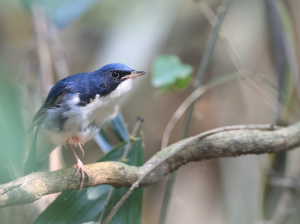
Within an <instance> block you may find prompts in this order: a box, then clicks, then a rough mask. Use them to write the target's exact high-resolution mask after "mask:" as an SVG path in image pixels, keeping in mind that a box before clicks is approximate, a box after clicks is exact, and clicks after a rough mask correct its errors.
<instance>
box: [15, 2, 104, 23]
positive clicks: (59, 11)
mask: <svg viewBox="0 0 300 224" xmlns="http://www.w3.org/2000/svg"><path fill="white" fill-rule="evenodd" d="M20 2H21V4H22V5H23V6H24V8H25V9H26V10H27V11H29V12H30V11H31V7H32V6H33V5H37V6H41V7H42V8H43V9H44V11H45V12H46V14H47V16H48V17H49V18H50V19H51V20H52V21H53V23H54V24H55V25H56V26H57V27H58V28H60V29H63V28H65V27H67V26H68V25H70V24H71V23H73V22H75V21H76V20H78V19H79V18H80V17H81V16H83V15H84V14H85V13H86V12H87V11H88V10H90V8H91V7H92V6H93V5H94V4H95V3H96V2H99V1H96V0H84V1H81V0H20Z"/></svg>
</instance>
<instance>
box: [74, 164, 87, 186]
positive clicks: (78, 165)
mask: <svg viewBox="0 0 300 224" xmlns="http://www.w3.org/2000/svg"><path fill="white" fill-rule="evenodd" d="M74 167H75V168H77V170H76V173H75V175H74V177H76V176H77V174H78V172H79V170H80V171H81V182H80V188H79V191H80V190H81V189H82V186H83V181H84V178H85V175H84V173H85V174H86V175H87V176H88V179H91V175H90V174H89V173H88V172H87V171H86V169H85V168H84V167H83V163H82V162H81V160H78V161H77V164H76V165H74Z"/></svg>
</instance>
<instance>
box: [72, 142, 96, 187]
mask: <svg viewBox="0 0 300 224" xmlns="http://www.w3.org/2000/svg"><path fill="white" fill-rule="evenodd" d="M79 144H80V143H79ZM68 145H69V147H70V149H71V150H72V152H73V154H74V156H75V159H76V161H77V164H76V165H74V167H77V171H76V173H75V176H74V177H76V176H77V174H78V172H79V170H80V171H81V182H80V189H79V191H80V190H81V188H82V186H83V181H84V177H85V175H84V173H86V175H87V176H88V178H89V179H91V175H90V174H89V173H88V172H87V171H86V170H85V169H84V167H83V163H82V162H81V160H80V159H79V158H78V156H77V154H76V152H75V150H74V148H73V146H72V145H71V144H68Z"/></svg>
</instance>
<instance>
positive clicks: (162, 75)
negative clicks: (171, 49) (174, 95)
mask: <svg viewBox="0 0 300 224" xmlns="http://www.w3.org/2000/svg"><path fill="white" fill-rule="evenodd" d="M192 73H193V67H192V66H190V65H188V64H184V63H182V62H181V61H180V59H179V58H178V57H177V56H176V55H160V56H159V57H158V58H156V60H155V62H154V64H153V68H152V85H153V86H154V87H157V88H167V89H169V88H173V87H175V88H179V89H183V88H185V87H187V86H188V84H189V83H190V80H191V75H192Z"/></svg>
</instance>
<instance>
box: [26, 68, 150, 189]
mask: <svg viewBox="0 0 300 224" xmlns="http://www.w3.org/2000/svg"><path fill="white" fill-rule="evenodd" d="M145 73H146V72H143V71H140V72H139V71H135V70H133V69H131V68H129V67H128V66H126V65H124V64H119V63H114V64H108V65H105V66H103V67H102V68H100V69H98V70H96V71H94V72H91V73H79V74H75V75H71V76H69V77H66V78H64V79H62V80H60V81H59V82H57V83H56V84H55V86H53V88H52V89H51V90H50V92H49V94H48V96H47V99H46V100H45V103H44V104H43V106H42V107H41V108H40V109H39V110H38V112H37V113H36V114H35V116H34V119H33V122H32V125H31V127H30V130H32V129H33V128H34V127H35V126H37V129H36V134H35V139H34V141H33V145H32V149H31V152H30V153H29V156H28V159H27V161H26V163H25V173H30V172H31V171H36V170H37V169H36V168H37V167H38V166H39V164H43V162H44V161H45V159H46V158H47V156H48V155H49V154H50V152H51V151H52V150H53V149H54V148H55V147H56V146H59V145H61V144H68V145H69V147H70V148H71V149H72V151H73V153H74V155H75V157H76V160H77V165H76V166H77V167H78V170H77V172H78V171H79V170H80V171H81V174H82V178H84V173H86V174H87V172H86V171H85V169H84V168H83V165H82V163H81V161H80V160H79V158H78V156H77V155H76V153H75V151H74V150H73V148H72V144H73V145H78V146H79V147H80V149H81V150H82V151H83V149H82V148H81V144H82V143H84V142H86V141H88V140H90V139H91V138H93V137H94V136H95V135H96V134H97V133H98V132H99V131H100V128H101V126H102V125H103V124H104V122H105V121H106V119H107V117H108V115H109V113H110V111H111V110H112V109H113V107H114V106H115V104H116V103H117V102H118V101H119V99H120V98H121V97H122V96H123V95H124V94H126V93H127V92H128V91H129V90H130V88H131V84H132V79H133V78H135V77H137V76H140V75H143V74H145ZM32 163H36V164H37V165H34V164H32ZM87 175H88V174H87ZM82 184H83V180H82V182H81V187H82Z"/></svg>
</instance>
